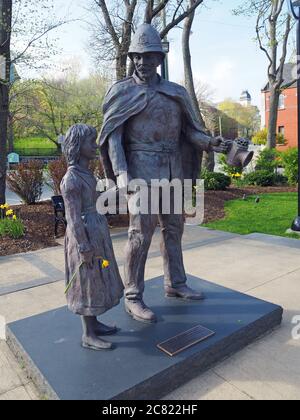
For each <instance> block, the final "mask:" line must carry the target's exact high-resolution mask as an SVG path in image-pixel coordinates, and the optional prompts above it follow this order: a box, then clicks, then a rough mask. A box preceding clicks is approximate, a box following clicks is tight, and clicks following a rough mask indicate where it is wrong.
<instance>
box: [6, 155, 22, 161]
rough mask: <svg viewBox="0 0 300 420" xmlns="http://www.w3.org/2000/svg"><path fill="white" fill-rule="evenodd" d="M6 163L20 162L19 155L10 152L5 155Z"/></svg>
mask: <svg viewBox="0 0 300 420" xmlns="http://www.w3.org/2000/svg"><path fill="white" fill-rule="evenodd" d="M7 160H8V163H20V156H19V155H18V154H17V153H10V154H9V155H8V156H7Z"/></svg>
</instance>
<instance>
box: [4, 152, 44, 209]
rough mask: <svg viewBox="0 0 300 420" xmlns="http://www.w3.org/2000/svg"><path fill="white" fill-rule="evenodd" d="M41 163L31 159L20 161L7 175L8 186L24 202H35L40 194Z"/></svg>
mask: <svg viewBox="0 0 300 420" xmlns="http://www.w3.org/2000/svg"><path fill="white" fill-rule="evenodd" d="M43 166H44V165H43V163H42V162H40V161H38V160H31V161H30V162H28V163H20V164H19V165H17V168H16V170H15V171H12V172H11V173H10V174H8V175H7V184H8V186H9V188H10V189H11V190H12V191H13V192H14V193H16V194H17V195H18V196H19V197H20V198H21V199H22V201H23V202H24V203H25V204H35V203H36V202H37V201H38V200H39V199H40V198H41V195H42V188H43Z"/></svg>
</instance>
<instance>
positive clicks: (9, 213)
mask: <svg viewBox="0 0 300 420" xmlns="http://www.w3.org/2000/svg"><path fill="white" fill-rule="evenodd" d="M13 214H14V212H13V210H7V212H6V216H11V215H13Z"/></svg>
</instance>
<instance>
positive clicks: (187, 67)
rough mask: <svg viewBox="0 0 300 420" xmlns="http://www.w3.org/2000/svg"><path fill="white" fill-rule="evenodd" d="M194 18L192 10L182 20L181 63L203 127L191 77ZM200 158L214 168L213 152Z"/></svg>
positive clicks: (210, 169)
mask: <svg viewBox="0 0 300 420" xmlns="http://www.w3.org/2000/svg"><path fill="white" fill-rule="evenodd" d="M194 3H195V0H190V6H193V4H194ZM194 18H195V11H194V12H192V13H191V14H190V15H189V16H188V17H187V18H185V21H184V27H183V33H182V54H183V64H184V79H185V87H186V90H187V91H188V93H189V95H190V97H191V99H192V104H193V108H194V111H195V113H196V115H197V117H198V119H199V121H200V123H201V125H203V127H205V122H204V120H203V117H202V115H201V112H200V107H199V102H198V98H197V95H196V90H195V84H194V77H193V69H192V57H191V49H190V37H191V31H192V26H193V22H194ZM201 160H203V162H202V163H203V166H204V167H205V168H206V169H207V170H209V171H211V172H213V171H214V168H215V158H214V152H211V153H206V152H204V153H202V157H201Z"/></svg>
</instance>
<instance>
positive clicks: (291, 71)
mask: <svg viewBox="0 0 300 420" xmlns="http://www.w3.org/2000/svg"><path fill="white" fill-rule="evenodd" d="M296 77H297V64H295V63H287V64H285V65H284V68H283V83H282V86H284V85H288V84H289V83H292V82H294V83H293V84H292V85H291V86H289V87H290V88H293V87H296V86H297V81H296ZM269 90H270V87H269V82H268V83H267V84H266V85H265V86H264V87H263V89H262V92H268V91H269Z"/></svg>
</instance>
